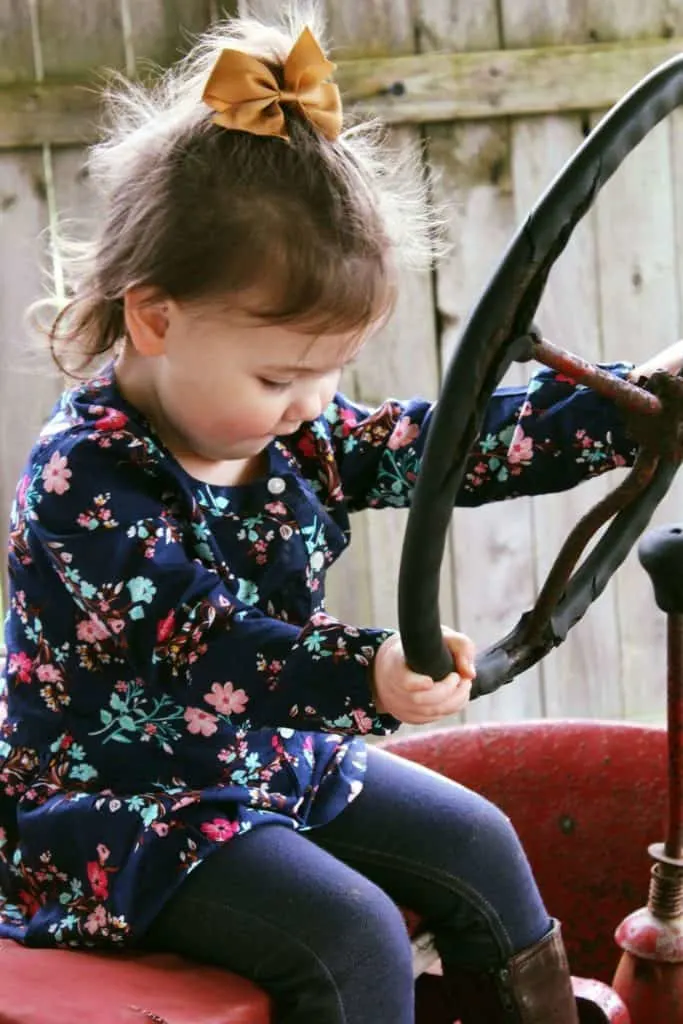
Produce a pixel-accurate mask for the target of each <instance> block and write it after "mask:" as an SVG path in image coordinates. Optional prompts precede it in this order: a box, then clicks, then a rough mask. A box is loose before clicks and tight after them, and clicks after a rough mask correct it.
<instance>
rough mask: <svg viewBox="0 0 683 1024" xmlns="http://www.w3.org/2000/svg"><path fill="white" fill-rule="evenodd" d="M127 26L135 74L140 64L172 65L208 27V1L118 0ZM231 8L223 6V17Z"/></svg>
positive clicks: (210, 7)
mask: <svg viewBox="0 0 683 1024" xmlns="http://www.w3.org/2000/svg"><path fill="white" fill-rule="evenodd" d="M122 2H123V3H124V4H126V10H127V14H128V19H129V22H130V32H131V45H132V49H133V55H134V57H135V61H136V65H137V71H138V73H140V71H141V70H142V68H141V66H140V62H152V63H154V64H158V65H160V66H162V67H163V66H166V65H168V64H172V63H174V61H176V60H178V58H179V57H180V56H181V55H182V54H183V53H186V52H187V50H189V49H190V47H191V45H192V43H193V42H194V39H195V37H196V36H197V35H198V34H199V33H200V32H202V31H203V30H204V29H205V28H206V27H207V26H208V25H209V23H210V21H211V16H212V10H213V8H212V4H211V2H210V0H145V2H144V3H139V0H122ZM230 6H231V5H228V4H223V5H222V8H223V10H225V13H226V14H228V13H230V12H229V10H228V8H229V7H230Z"/></svg>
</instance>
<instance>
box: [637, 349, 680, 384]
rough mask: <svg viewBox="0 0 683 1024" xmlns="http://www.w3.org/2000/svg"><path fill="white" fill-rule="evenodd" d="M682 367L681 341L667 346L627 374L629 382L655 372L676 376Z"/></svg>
mask: <svg viewBox="0 0 683 1024" xmlns="http://www.w3.org/2000/svg"><path fill="white" fill-rule="evenodd" d="M681 367H683V341H676V342H674V344H673V345H669V347H668V348H665V349H664V350H663V351H662V352H658V353H657V355H656V356H652V358H651V359H648V360H646V361H645V362H644V363H641V364H640V366H635V367H634V368H633V369H632V370H631V372H630V373H629V378H630V379H631V380H639V378H640V377H649V376H650V374H651V373H654V372H655V370H666V372H667V373H672V374H676V373H678V372H679V371H680V369H681Z"/></svg>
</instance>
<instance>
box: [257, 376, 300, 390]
mask: <svg viewBox="0 0 683 1024" xmlns="http://www.w3.org/2000/svg"><path fill="white" fill-rule="evenodd" d="M259 380H260V382H261V384H263V386H264V387H265V388H269V389H270V390H271V391H285V390H286V389H287V388H288V387H291V384H292V382H291V380H268V378H267V377H259Z"/></svg>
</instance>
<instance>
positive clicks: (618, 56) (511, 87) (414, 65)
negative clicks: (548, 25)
mask: <svg viewBox="0 0 683 1024" xmlns="http://www.w3.org/2000/svg"><path fill="white" fill-rule="evenodd" d="M425 37H426V35H425ZM682 49H683V40H681V39H680V38H676V39H669V40H665V41H662V42H654V43H650V42H647V43H638V42H637V43H626V44H600V45H585V46H568V47H565V46H556V47H547V48H543V49H519V50H509V51H497V50H491V51H485V52H473V53H462V54H452V53H451V54H420V55H416V56H399V57H382V58H363V59H358V60H348V61H347V60H340V61H339V67H338V72H337V80H338V82H339V84H340V87H341V89H342V92H343V94H344V97H345V101H346V105H347V108H348V109H349V110H350V111H353V112H355V113H356V114H358V115H359V116H361V117H366V116H368V115H373V116H377V117H379V118H380V119H382V120H383V121H385V122H386V123H387V124H421V123H434V122H439V121H467V120H479V119H491V118H499V117H504V118H507V117H511V116H522V115H530V114H543V113H548V112H559V111H584V110H597V109H602V108H606V107H609V106H611V105H612V104H613V103H614V102H616V101H617V100H618V99H620V97H621V96H623V94H624V93H625V92H626V91H627V90H628V89H630V88H631V87H632V86H633V85H635V84H636V82H637V81H639V79H640V78H642V77H643V76H644V75H645V74H647V73H648V72H650V71H651V70H652V69H653V68H655V67H656V66H657V65H658V64H660V63H662V62H663V61H664V60H668V59H669V58H671V57H673V56H675V55H677V54H678V53H680V52H681V50H682ZM338 51H339V52H340V53H341V54H343V53H344V44H343V43H341V42H340V43H339V44H338ZM111 63H112V62H111V61H109V64H110V65H111ZM61 74H62V73H61V72H60V75H61ZM98 110H99V100H98V96H97V92H96V91H93V83H92V82H85V83H84V82H82V81H79V82H65V81H61V80H59V81H54V82H46V83H45V84H44V85H43V86H41V87H40V88H38V87H34V86H33V85H27V84H25V83H24V84H22V83H21V82H17V81H13V75H12V74H11V73H8V72H5V73H4V82H3V78H2V77H0V148H5V149H7V148H16V147H19V146H30V145H38V144H39V143H41V142H49V143H53V144H55V145H74V144H76V143H78V142H88V141H92V140H93V139H94V138H95V137H96V133H97V123H98Z"/></svg>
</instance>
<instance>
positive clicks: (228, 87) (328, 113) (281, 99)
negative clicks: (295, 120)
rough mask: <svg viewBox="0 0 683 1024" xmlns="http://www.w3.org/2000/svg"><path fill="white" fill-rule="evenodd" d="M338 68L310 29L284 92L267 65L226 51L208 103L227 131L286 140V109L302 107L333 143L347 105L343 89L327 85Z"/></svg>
mask: <svg viewBox="0 0 683 1024" xmlns="http://www.w3.org/2000/svg"><path fill="white" fill-rule="evenodd" d="M335 67H336V65H335V64H333V63H332V62H331V61H329V60H327V58H326V57H325V54H324V53H323V51H322V49H321V47H320V44H319V43H318V41H317V40H316V38H315V36H314V35H313V33H312V32H311V30H310V29H309V28H305V29H304V30H303V32H302V33H301V35H300V36H299V38H298V39H297V41H296V43H295V44H294V47H293V48H292V51H291V53H290V54H289V56H288V58H287V60H286V62H285V65H284V69H283V77H284V88H283V89H281V88H280V86H279V85H278V83H277V80H276V78H275V75H274V74H273V72H272V71H271V70H270V68H269V67H268V66H267V65H266V64H265V63H264V62H263V61H262V60H259V59H258V58H257V57H252V56H250V55H249V54H248V53H242V52H241V51H240V50H223V51H222V52H221V54H220V56H219V58H218V60H217V61H216V63H215V65H214V67H213V70H212V71H211V74H210V75H209V79H208V81H207V83H206V86H205V88H204V94H203V96H202V100H203V101H204V103H206V104H208V106H210V107H212V108H213V109H214V110H216V111H217V113H216V114H215V115H214V118H213V120H214V121H215V123H216V124H220V125H222V126H223V127H224V128H232V129H239V130H240V131H244V132H252V133H253V134H254V135H276V136H279V137H280V138H282V139H288V138H289V136H288V135H287V128H286V124H285V117H284V114H283V112H282V106H281V104H282V103H296V104H297V106H298V107H299V109H300V110H301V111H302V112H303V114H304V115H305V116H306V117H307V118H308V120H309V121H310V122H311V123H312V124H313V125H314V126H315V127H316V128H317V129H318V131H319V132H321V133H322V135H324V136H325V138H326V139H330V140H333V139H336V138H337V136H338V135H339V133H340V132H341V128H342V103H341V96H340V94H339V89H338V87H337V86H336V85H335V84H334V83H333V82H327V81H325V79H326V78H329V76H330V75H331V74H332V72H333V71H334V70H335Z"/></svg>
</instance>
